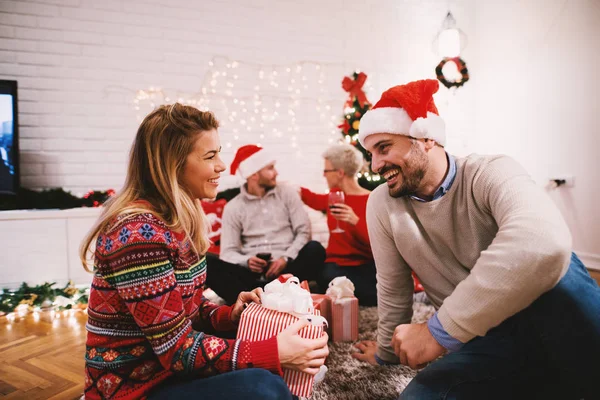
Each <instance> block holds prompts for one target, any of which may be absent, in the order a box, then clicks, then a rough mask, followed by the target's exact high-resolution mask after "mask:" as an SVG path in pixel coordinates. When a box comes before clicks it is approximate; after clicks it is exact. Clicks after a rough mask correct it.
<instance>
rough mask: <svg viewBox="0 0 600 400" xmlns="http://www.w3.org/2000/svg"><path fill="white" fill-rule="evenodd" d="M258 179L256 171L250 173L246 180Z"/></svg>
mask: <svg viewBox="0 0 600 400" xmlns="http://www.w3.org/2000/svg"><path fill="white" fill-rule="evenodd" d="M256 180H258V172H255V173H253V174H252V175H250V176H249V177H248V178H247V179H246V182H254V181H256Z"/></svg>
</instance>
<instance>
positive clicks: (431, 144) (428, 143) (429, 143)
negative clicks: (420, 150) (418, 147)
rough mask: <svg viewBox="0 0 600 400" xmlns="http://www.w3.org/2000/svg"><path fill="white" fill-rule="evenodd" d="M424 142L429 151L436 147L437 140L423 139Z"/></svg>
mask: <svg viewBox="0 0 600 400" xmlns="http://www.w3.org/2000/svg"><path fill="white" fill-rule="evenodd" d="M423 144H424V145H425V151H429V150H431V149H433V148H434V147H435V145H436V144H437V142H436V141H435V140H433V139H425V140H423Z"/></svg>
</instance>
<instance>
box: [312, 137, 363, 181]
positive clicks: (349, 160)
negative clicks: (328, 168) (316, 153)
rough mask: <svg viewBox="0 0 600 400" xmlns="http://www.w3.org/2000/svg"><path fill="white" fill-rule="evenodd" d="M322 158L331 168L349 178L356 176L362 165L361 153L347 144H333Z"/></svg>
mask: <svg viewBox="0 0 600 400" xmlns="http://www.w3.org/2000/svg"><path fill="white" fill-rule="evenodd" d="M322 157H323V158H324V159H326V160H328V161H329V162H330V163H331V165H332V166H333V168H335V169H341V170H342V171H344V174H346V176H349V177H351V178H353V177H355V176H356V173H357V172H358V171H360V170H361V168H362V167H363V163H364V161H363V155H362V153H361V152H360V151H358V149H357V148H356V147H354V146H352V145H349V144H347V143H340V144H334V145H333V146H331V147H329V148H328V149H327V150H325V152H324V153H323V155H322Z"/></svg>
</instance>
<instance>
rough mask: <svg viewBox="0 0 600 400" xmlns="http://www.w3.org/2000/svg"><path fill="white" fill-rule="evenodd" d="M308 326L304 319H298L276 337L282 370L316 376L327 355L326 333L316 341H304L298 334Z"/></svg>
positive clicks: (327, 337)
mask: <svg viewBox="0 0 600 400" xmlns="http://www.w3.org/2000/svg"><path fill="white" fill-rule="evenodd" d="M308 325H310V322H308V321H307V320H306V319H299V320H298V321H296V322H294V323H293V324H292V325H290V326H289V327H287V329H286V330H284V331H283V332H281V333H280V334H279V335H277V347H278V348H279V362H280V363H281V367H282V368H286V369H292V370H295V371H300V372H304V373H306V374H310V375H316V374H317V373H318V372H319V369H320V368H321V366H322V365H324V364H325V359H326V358H327V356H328V355H329V348H328V347H327V341H328V340H329V336H327V333H323V335H322V336H321V337H319V338H317V339H304V338H303V337H301V336H300V335H299V334H298V332H300V330H302V329H303V328H305V327H306V326H308Z"/></svg>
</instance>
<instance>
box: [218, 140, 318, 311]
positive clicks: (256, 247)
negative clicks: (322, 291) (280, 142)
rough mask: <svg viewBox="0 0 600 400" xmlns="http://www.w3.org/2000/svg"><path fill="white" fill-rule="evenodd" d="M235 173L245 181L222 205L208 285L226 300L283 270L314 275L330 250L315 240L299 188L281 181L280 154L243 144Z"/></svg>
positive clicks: (311, 277) (307, 277)
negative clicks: (216, 254)
mask: <svg viewBox="0 0 600 400" xmlns="http://www.w3.org/2000/svg"><path fill="white" fill-rule="evenodd" d="M231 173H232V174H238V175H239V176H240V177H242V178H243V179H244V180H245V181H246V183H245V184H244V185H242V187H241V188H240V189H241V191H240V194H239V195H237V196H236V197H235V198H233V199H232V200H231V201H229V202H228V203H227V204H226V205H225V208H224V210H223V217H222V226H221V252H220V259H217V258H215V257H210V258H208V262H207V264H208V272H207V279H208V280H207V285H208V286H209V287H211V289H213V290H214V291H215V292H216V293H217V294H218V295H219V296H221V297H223V298H224V299H225V300H226V301H227V302H229V303H232V302H235V301H236V299H237V296H238V294H239V293H240V292H242V291H248V290H252V289H254V288H256V287H258V286H264V285H265V283H266V282H268V281H271V280H273V279H275V278H277V277H278V276H279V275H281V274H283V273H290V274H293V275H295V276H297V277H298V278H299V279H300V280H308V281H311V280H314V279H315V278H316V272H317V270H318V269H319V268H322V267H323V263H324V262H325V249H324V248H323V246H322V245H321V244H320V243H319V242H317V241H310V220H309V218H308V214H307V212H306V210H305V209H304V205H303V203H302V200H301V199H300V196H299V195H298V193H297V191H296V189H294V188H293V187H292V186H290V185H285V184H277V170H276V169H275V157H274V156H273V154H271V153H270V152H269V151H267V150H266V149H264V148H262V147H260V146H256V145H246V146H242V147H240V148H239V149H238V151H237V152H236V155H235V157H234V159H233V162H232V163H231Z"/></svg>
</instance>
